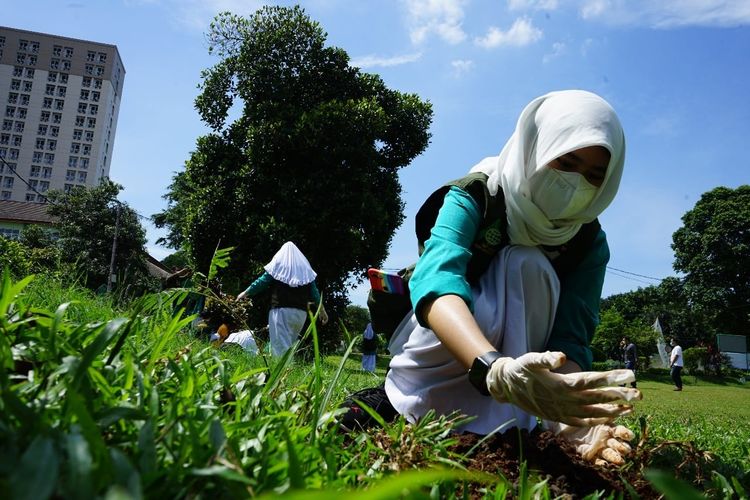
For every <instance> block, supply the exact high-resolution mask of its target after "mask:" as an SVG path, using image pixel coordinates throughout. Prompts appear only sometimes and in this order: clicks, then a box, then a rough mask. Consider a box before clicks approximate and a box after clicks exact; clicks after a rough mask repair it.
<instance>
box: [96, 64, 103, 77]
mask: <svg viewBox="0 0 750 500" xmlns="http://www.w3.org/2000/svg"><path fill="white" fill-rule="evenodd" d="M103 74H104V66H97V67H96V76H102V75H103Z"/></svg>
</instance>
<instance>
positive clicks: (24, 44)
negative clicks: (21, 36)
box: [18, 40, 29, 51]
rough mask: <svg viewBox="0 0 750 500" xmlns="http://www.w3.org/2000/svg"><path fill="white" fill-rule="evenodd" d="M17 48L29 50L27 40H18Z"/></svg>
mask: <svg viewBox="0 0 750 500" xmlns="http://www.w3.org/2000/svg"><path fill="white" fill-rule="evenodd" d="M18 50H23V51H26V50H29V41H28V40H18Z"/></svg>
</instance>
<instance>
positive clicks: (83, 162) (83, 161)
mask: <svg viewBox="0 0 750 500" xmlns="http://www.w3.org/2000/svg"><path fill="white" fill-rule="evenodd" d="M78 168H82V169H84V170H85V169H87V168H89V159H88V158H81V161H80V163H79V164H78Z"/></svg>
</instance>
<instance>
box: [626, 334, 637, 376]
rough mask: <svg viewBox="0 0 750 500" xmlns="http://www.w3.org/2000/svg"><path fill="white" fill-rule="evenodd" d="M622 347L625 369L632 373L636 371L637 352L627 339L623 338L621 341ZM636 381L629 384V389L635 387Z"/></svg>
mask: <svg viewBox="0 0 750 500" xmlns="http://www.w3.org/2000/svg"><path fill="white" fill-rule="evenodd" d="M622 345H623V359H624V360H625V368H626V369H627V370H633V373H635V371H636V366H637V365H638V350H637V349H636V347H635V344H634V343H633V342H631V341H630V339H629V338H628V337H623V339H622ZM635 386H636V381H635V380H633V381H632V382H631V383H630V387H635Z"/></svg>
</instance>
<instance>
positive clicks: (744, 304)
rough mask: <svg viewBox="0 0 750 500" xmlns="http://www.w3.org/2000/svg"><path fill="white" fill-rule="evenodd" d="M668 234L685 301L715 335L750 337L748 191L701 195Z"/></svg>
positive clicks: (720, 190)
mask: <svg viewBox="0 0 750 500" xmlns="http://www.w3.org/2000/svg"><path fill="white" fill-rule="evenodd" d="M682 222H683V226H682V227H681V228H680V229H678V230H677V231H675V233H674V234H673V235H672V241H673V243H672V249H673V250H674V252H675V262H674V267H675V269H676V270H677V271H682V272H684V273H685V291H686V294H687V296H688V297H689V299H690V301H691V302H692V303H694V304H696V306H697V307H699V308H700V309H701V310H702V311H703V312H704V314H706V315H707V316H708V317H709V318H711V319H712V321H713V323H714V324H715V325H716V328H717V330H718V331H719V332H721V333H730V334H735V335H748V332H750V186H749V185H744V186H739V187H738V188H737V189H729V188H726V187H717V188H715V189H713V190H712V191H708V192H706V193H703V195H702V196H701V199H700V200H698V202H697V203H696V204H695V207H693V209H692V210H690V211H688V212H687V213H686V214H685V215H684V216H683V217H682Z"/></svg>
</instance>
